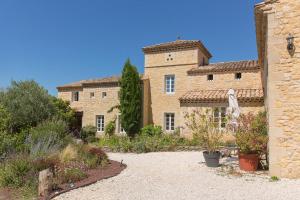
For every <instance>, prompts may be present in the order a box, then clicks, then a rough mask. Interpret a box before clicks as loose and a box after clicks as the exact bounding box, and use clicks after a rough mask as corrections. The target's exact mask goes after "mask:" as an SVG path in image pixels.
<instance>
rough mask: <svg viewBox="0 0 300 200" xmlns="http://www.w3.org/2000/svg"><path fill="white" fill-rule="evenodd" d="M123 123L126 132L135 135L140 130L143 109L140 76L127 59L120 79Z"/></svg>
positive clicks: (131, 135)
mask: <svg viewBox="0 0 300 200" xmlns="http://www.w3.org/2000/svg"><path fill="white" fill-rule="evenodd" d="M120 86H121V90H120V111H121V124H122V127H123V128H124V130H125V131H126V133H127V134H128V135H129V136H130V137H133V136H134V135H135V134H136V133H138V131H139V127H140V122H141V110H142V89H141V82H140V76H139V73H138V71H137V69H136V67H135V66H133V65H131V63H130V60H127V61H126V63H125V65H124V68H123V71H122V78H121V80H120Z"/></svg>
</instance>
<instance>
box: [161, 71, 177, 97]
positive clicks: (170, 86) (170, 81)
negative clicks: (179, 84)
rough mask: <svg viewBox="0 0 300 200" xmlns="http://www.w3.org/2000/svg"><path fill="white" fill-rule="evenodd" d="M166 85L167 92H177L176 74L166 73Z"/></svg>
mask: <svg viewBox="0 0 300 200" xmlns="http://www.w3.org/2000/svg"><path fill="white" fill-rule="evenodd" d="M164 85H165V92H166V94H175V75H172V74H170V75H165V83H164Z"/></svg>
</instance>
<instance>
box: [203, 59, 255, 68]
mask: <svg viewBox="0 0 300 200" xmlns="http://www.w3.org/2000/svg"><path fill="white" fill-rule="evenodd" d="M249 61H256V62H258V60H237V61H224V62H215V63H209V64H208V65H214V64H224V63H237V62H249ZM205 66H207V65H204V67H205Z"/></svg>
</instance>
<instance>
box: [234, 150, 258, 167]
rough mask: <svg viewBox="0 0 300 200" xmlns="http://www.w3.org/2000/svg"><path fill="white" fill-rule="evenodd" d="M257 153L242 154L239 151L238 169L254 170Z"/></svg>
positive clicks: (256, 165)
mask: <svg viewBox="0 0 300 200" xmlns="http://www.w3.org/2000/svg"><path fill="white" fill-rule="evenodd" d="M258 162H259V156H258V154H242V153H239V165H240V169H241V170H244V171H256V170H257V167H258Z"/></svg>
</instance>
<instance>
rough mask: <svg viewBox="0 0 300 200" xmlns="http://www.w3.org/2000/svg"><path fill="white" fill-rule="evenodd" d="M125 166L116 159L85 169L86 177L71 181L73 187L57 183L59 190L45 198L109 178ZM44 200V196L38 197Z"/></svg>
mask: <svg viewBox="0 0 300 200" xmlns="http://www.w3.org/2000/svg"><path fill="white" fill-rule="evenodd" d="M125 168H126V165H125V164H122V163H120V162H117V161H113V160H110V161H109V164H108V165H107V166H105V167H103V168H98V169H91V170H88V171H87V175H88V177H87V178H85V179H83V180H80V181H78V182H75V183H73V185H74V186H73V187H70V184H62V185H59V190H56V191H53V192H52V193H51V194H50V196H49V197H48V198H46V199H52V198H54V197H56V196H58V195H60V194H63V193H66V192H68V191H70V190H74V189H77V188H80V187H84V186H88V185H91V184H93V183H96V182H97V181H100V180H102V179H107V178H111V177H113V176H117V175H118V174H120V173H121V172H122V171H123V170H124V169H125ZM40 199H41V200H44V199H45V198H40Z"/></svg>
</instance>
